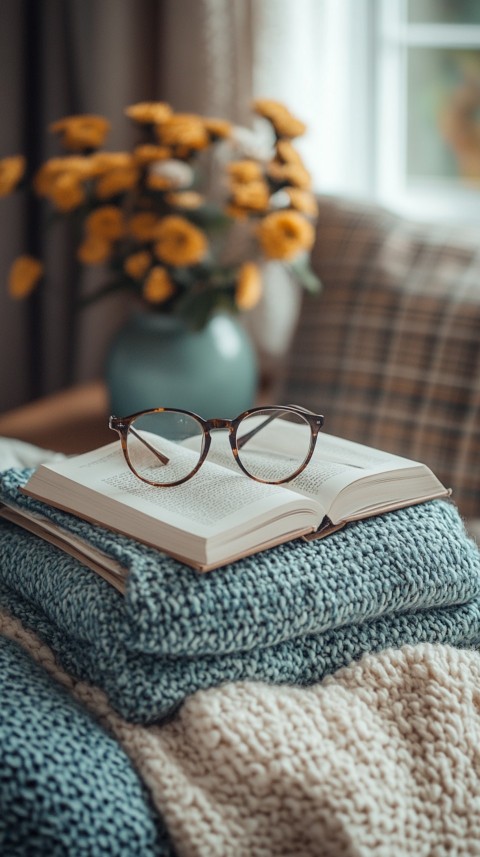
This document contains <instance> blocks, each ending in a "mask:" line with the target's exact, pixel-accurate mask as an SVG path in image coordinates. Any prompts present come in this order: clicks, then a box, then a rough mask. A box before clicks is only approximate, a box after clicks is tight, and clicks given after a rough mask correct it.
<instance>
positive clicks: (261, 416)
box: [237, 408, 311, 482]
mask: <svg viewBox="0 0 480 857" xmlns="http://www.w3.org/2000/svg"><path fill="white" fill-rule="evenodd" d="M310 442H311V428H310V424H309V423H308V422H307V420H306V419H305V418H304V417H303V416H302V415H301V414H297V413H294V412H292V411H283V410H281V409H280V408H265V410H264V411H256V412H255V413H253V414H251V415H249V416H247V417H245V418H244V419H243V420H242V422H241V423H240V425H239V427H238V431H237V446H238V457H239V459H240V461H241V463H242V465H243V467H244V468H245V470H246V471H247V473H249V474H250V476H253V477H254V478H255V479H261V480H262V482H283V481H285V480H286V479H290V478H291V477H292V476H293V475H294V474H295V473H296V472H297V470H299V469H300V468H301V467H302V465H303V464H304V462H305V459H306V458H307V456H308V453H309V450H310Z"/></svg>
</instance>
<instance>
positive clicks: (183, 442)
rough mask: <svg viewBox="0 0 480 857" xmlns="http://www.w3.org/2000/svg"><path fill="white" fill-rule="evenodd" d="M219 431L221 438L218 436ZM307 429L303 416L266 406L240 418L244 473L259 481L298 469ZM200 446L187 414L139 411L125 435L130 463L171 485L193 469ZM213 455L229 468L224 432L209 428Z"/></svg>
mask: <svg viewBox="0 0 480 857" xmlns="http://www.w3.org/2000/svg"><path fill="white" fill-rule="evenodd" d="M218 435H221V438H220V437H218ZM310 441H311V429H310V425H309V423H308V421H307V420H306V419H304V417H303V416H302V415H301V414H297V413H292V412H291V411H284V410H282V409H281V408H265V409H264V410H260V411H255V412H254V413H253V414H251V415H249V416H247V417H244V419H243V420H242V421H241V422H240V424H239V426H238V429H237V448H238V457H239V460H240V462H241V464H242V466H243V467H244V469H245V471H246V472H247V473H248V474H249V475H250V476H252V477H253V478H254V479H260V480H262V481H263V482H272V483H275V482H282V481H285V480H287V479H289V478H291V477H292V476H293V475H294V474H295V473H296V472H297V470H299V469H301V468H302V465H303V464H304V462H305V459H306V458H307V456H308V452H309V449H310ZM203 448H204V433H203V427H202V425H201V423H200V422H199V421H198V420H197V419H196V418H195V417H193V416H191V415H190V414H186V413H177V412H175V411H158V412H156V413H147V414H142V415H141V416H139V417H137V418H136V419H135V420H134V421H133V422H132V423H131V424H130V427H129V430H128V434H127V450H128V456H129V459H130V464H131V466H132V467H133V469H134V470H135V472H136V473H137V475H138V476H139V477H140V478H141V479H145V480H146V481H147V482H154V483H157V484H160V485H171V484H172V483H174V482H178V481H179V480H181V479H185V478H187V477H188V476H190V474H191V473H192V472H193V471H194V470H195V468H196V467H197V465H198V462H199V460H200V458H201V455H202V452H203ZM212 452H213V453H214V454H213V455H212V459H213V460H214V461H217V462H218V463H219V464H222V465H224V466H228V467H230V466H233V467H235V465H234V462H233V458H232V453H231V450H230V446H229V443H228V440H227V433H226V432H225V431H221V432H212Z"/></svg>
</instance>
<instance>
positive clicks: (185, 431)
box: [127, 411, 204, 485]
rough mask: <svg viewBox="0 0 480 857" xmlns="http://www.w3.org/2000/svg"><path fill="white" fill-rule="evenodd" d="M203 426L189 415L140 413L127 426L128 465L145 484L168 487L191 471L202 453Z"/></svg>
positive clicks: (160, 412)
mask: <svg viewBox="0 0 480 857" xmlns="http://www.w3.org/2000/svg"><path fill="white" fill-rule="evenodd" d="M203 443H204V433H203V427H202V426H201V424H200V423H199V422H198V420H196V419H195V417H192V416H190V415H189V414H183V413H179V414H178V413H176V412H174V411H159V412H158V413H150V414H142V415H141V416H139V417H137V419H135V420H134V421H133V422H132V423H131V424H130V427H129V430H128V434H127V450H128V457H129V459H130V464H131V465H132V467H133V469H134V470H135V472H136V473H137V475H138V476H140V478H141V479H146V480H147V482H157V483H159V484H161V485H171V484H172V483H173V482H178V481H179V480H180V479H185V478H186V477H187V476H189V475H190V474H191V473H192V471H193V470H195V468H196V466H197V464H198V462H199V459H200V456H201V454H202V450H203Z"/></svg>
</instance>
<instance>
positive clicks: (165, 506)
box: [28, 443, 315, 537]
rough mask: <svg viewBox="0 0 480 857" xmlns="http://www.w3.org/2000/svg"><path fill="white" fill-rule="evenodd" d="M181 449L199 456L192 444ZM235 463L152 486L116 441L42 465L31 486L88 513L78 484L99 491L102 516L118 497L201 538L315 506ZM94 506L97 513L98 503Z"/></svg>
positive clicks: (208, 465) (211, 466) (207, 465)
mask: <svg viewBox="0 0 480 857" xmlns="http://www.w3.org/2000/svg"><path fill="white" fill-rule="evenodd" d="M182 454H184V455H186V456H193V458H194V459H195V460H196V458H197V456H196V455H195V454H194V453H193V452H191V451H190V450H188V449H185V450H184V451H182ZM230 455H231V453H230ZM232 462H233V458H232ZM233 467H234V468H235V469H234V470H232V469H230V468H228V469H224V468H222V467H220V466H218V464H215V463H210V462H208V461H206V462H205V463H204V464H203V466H202V467H201V469H200V471H199V472H198V473H197V474H196V475H195V476H193V477H192V479H189V480H188V481H187V482H185V483H183V484H182V485H177V486H170V487H166V488H163V487H157V486H152V485H148V484H147V483H145V482H142V481H141V480H139V479H138V478H137V477H136V476H135V475H134V474H133V473H132V472H131V471H130V470H129V468H128V467H127V464H126V462H125V459H124V456H123V453H122V452H121V449H120V445H119V444H118V443H114V444H111V445H109V446H107V447H103V448H101V449H100V450H95V451H94V452H89V453H85V454H84V455H80V456H77V457H76V458H75V459H69V460H66V461H62V462H60V463H58V464H57V463H55V464H52V465H51V466H48V467H45V466H44V467H41V468H40V469H39V471H37V474H36V475H35V474H34V476H33V477H32V480H31V481H30V483H29V486H28V488H29V490H30V491H31V493H36V496H43V497H45V498H46V499H47V500H50V501H51V502H53V503H55V502H56V503H57V504H59V505H62V507H63V508H67V509H68V508H70V509H71V510H72V511H75V509H77V510H78V511H79V512H81V513H82V514H85V513H86V512H87V511H88V509H86V508H85V501H84V500H82V497H81V494H82V492H81V490H79V489H78V488H77V487H76V486H77V485H80V486H84V487H86V488H88V489H90V490H92V491H94V492H96V494H97V495H98V496H97V503H98V520H99V521H101V520H106V518H105V509H106V507H107V505H108V500H113V501H118V503H120V504H122V505H124V506H127V507H128V508H131V509H132V510H133V509H135V510H136V511H138V512H141V513H143V514H144V515H147V516H149V517H151V518H154V519H155V520H158V521H160V522H162V523H165V524H167V525H169V526H171V527H176V528H178V529H179V530H182V531H183V530H185V529H188V530H189V533H190V534H191V535H200V536H202V537H206V536H208V537H211V536H214V535H215V534H216V533H220V532H222V533H223V532H225V531H226V530H229V529H231V528H234V529H237V528H239V527H242V528H244V527H245V523H246V522H249V521H252V520H254V521H255V522H256V523H261V522H262V521H263V520H267V519H268V518H270V517H272V512H274V510H275V509H276V508H278V509H281V508H282V507H284V506H285V505H287V506H289V505H291V504H292V503H293V504H294V505H296V506H302V507H304V508H305V509H306V510H307V511H310V512H311V511H312V509H313V508H314V506H315V504H313V503H305V502H304V503H302V504H299V502H298V497H296V495H295V494H293V493H292V492H289V491H288V490H287V491H286V490H285V489H284V488H282V487H281V486H271V485H263V484H260V483H258V482H255V481H254V480H252V479H249V478H248V477H247V476H245V475H244V474H243V473H242V472H241V470H240V469H239V468H238V467H236V465H235V462H233ZM50 473H51V474H58V475H59V476H64V477H67V478H68V479H69V480H73V482H68V483H64V484H63V486H62V483H61V481H59V480H58V479H55V478H53V481H52V477H51V476H50V475H49V474H50ZM39 480H41V482H40V481H39ZM49 483H50V485H49ZM37 489H38V490H37ZM105 499H106V500H107V502H104V500H105ZM90 502H91V501H90ZM87 505H88V504H87ZM89 508H90V511H91V516H93V512H94V507H93V506H90V507H89Z"/></svg>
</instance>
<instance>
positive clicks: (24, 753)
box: [0, 637, 173, 857]
mask: <svg viewBox="0 0 480 857" xmlns="http://www.w3.org/2000/svg"><path fill="white" fill-rule="evenodd" d="M0 675H1V681H2V703H1V705H0V748H1V750H0V754H1V764H0V853H1V854H2V855H5V857H7V855H9V857H13V855H15V857H46V855H48V857H64V855H66V854H71V855H75V857H83V855H84V857H105V855H106V854H108V855H109V857H114V855H115V857H131V855H133V854H141V855H142V857H167V855H169V854H172V853H173V852H172V850H171V848H170V846H169V845H168V842H167V838H166V833H165V830H164V829H162V825H161V822H160V820H159V819H158V817H157V816H156V813H155V810H154V809H153V807H152V806H151V804H150V798H149V796H148V795H147V791H146V789H145V787H144V786H143V785H142V783H141V781H140V779H139V777H138V775H137V774H136V773H135V771H134V770H133V768H132V765H131V763H130V762H129V760H128V758H127V756H126V754H125V752H124V751H123V750H122V749H121V747H120V745H119V744H118V743H117V742H116V741H115V740H114V739H113V738H112V737H110V736H109V735H107V733H106V732H105V731H104V730H103V729H102V728H101V727H100V726H99V725H98V724H97V723H96V722H95V721H94V720H93V719H92V718H91V717H90V715H89V714H88V713H87V712H86V710H84V709H83V708H81V707H80V706H79V705H77V704H76V703H75V702H74V701H73V699H72V698H71V697H70V696H69V695H68V694H67V692H66V691H64V689H63V688H61V687H60V685H58V684H57V683H56V682H54V681H53V680H52V679H51V678H50V677H49V676H48V674H47V673H46V672H44V671H43V670H41V669H40V668H39V667H38V666H36V665H35V664H34V662H33V661H32V660H30V658H29V657H28V656H27V655H25V654H24V653H23V652H22V651H21V650H20V649H19V648H18V647H17V645H16V644H15V643H12V642H10V641H9V640H6V639H3V638H1V637H0Z"/></svg>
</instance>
